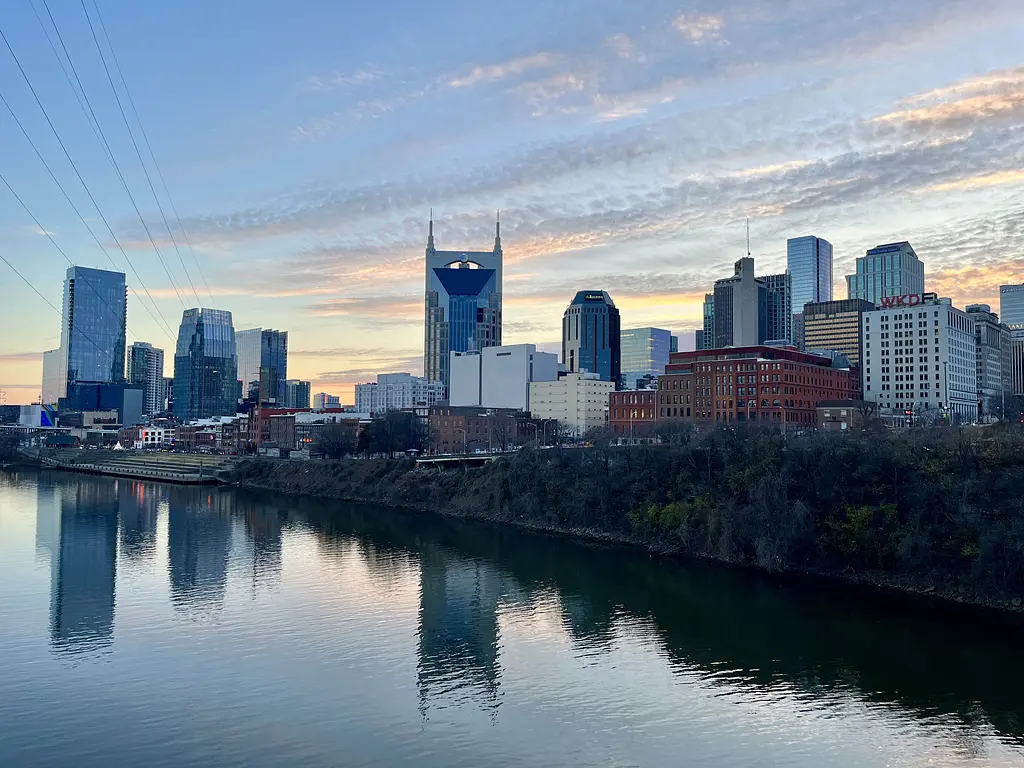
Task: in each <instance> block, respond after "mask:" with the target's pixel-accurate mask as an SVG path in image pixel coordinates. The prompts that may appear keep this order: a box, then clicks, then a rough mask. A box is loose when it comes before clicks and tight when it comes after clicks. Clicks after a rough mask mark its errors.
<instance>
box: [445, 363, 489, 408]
mask: <svg viewBox="0 0 1024 768" xmlns="http://www.w3.org/2000/svg"><path fill="white" fill-rule="evenodd" d="M481 360H482V355H481V354H480V353H479V352H451V353H450V357H449V363H448V376H449V379H448V404H449V405H480V384H481Z"/></svg>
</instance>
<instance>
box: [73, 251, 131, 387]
mask: <svg viewBox="0 0 1024 768" xmlns="http://www.w3.org/2000/svg"><path fill="white" fill-rule="evenodd" d="M126 290H127V288H126V286H125V280H124V273H123V272H109V271H107V270H103V269H90V268H88V267H68V271H67V275H66V277H65V279H64V302H63V309H62V320H61V333H60V365H59V366H57V368H58V370H60V371H61V373H62V374H63V375H62V379H63V382H62V384H63V386H62V387H61V391H59V392H58V397H64V396H65V395H66V394H67V386H68V384H74V383H76V382H99V383H117V382H123V381H124V355H125V328H126V322H127V294H126Z"/></svg>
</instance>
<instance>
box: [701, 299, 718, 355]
mask: <svg viewBox="0 0 1024 768" xmlns="http://www.w3.org/2000/svg"><path fill="white" fill-rule="evenodd" d="M714 346H715V294H713V293H705V294H704V327H703V329H702V331H701V340H700V343H698V344H697V349H712V348H713V347H714Z"/></svg>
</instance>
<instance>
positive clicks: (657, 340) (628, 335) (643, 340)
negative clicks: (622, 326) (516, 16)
mask: <svg viewBox="0 0 1024 768" xmlns="http://www.w3.org/2000/svg"><path fill="white" fill-rule="evenodd" d="M619 339H620V345H619V348H620V352H621V356H622V357H621V359H622V363H621V365H622V388H623V389H636V387H637V382H638V381H640V380H641V379H643V378H644V377H645V376H661V375H662V374H663V373H665V366H666V365H668V356H669V354H670V353H671V352H673V351H674V350H673V349H672V333H671V331H666V330H665V329H664V328H627V329H626V330H624V331H622V333H621V334H620V336H619Z"/></svg>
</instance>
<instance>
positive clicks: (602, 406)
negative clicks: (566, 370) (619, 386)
mask: <svg viewBox="0 0 1024 768" xmlns="http://www.w3.org/2000/svg"><path fill="white" fill-rule="evenodd" d="M614 391H615V385H614V384H613V383H612V382H610V381H600V380H598V379H596V378H590V377H589V376H585V375H583V374H578V373H570V374H567V375H565V376H563V377H562V378H560V379H557V380H555V381H538V382H533V383H532V384H530V413H531V415H532V416H533V417H534V418H536V419H557V420H558V421H560V422H561V423H562V424H563V425H565V426H566V427H567V428H568V429H569V430H570V431H571V432H572V433H573V435H574V436H576V437H583V435H585V434H586V433H587V431H588V430H590V429H593V428H595V427H603V426H604V425H605V424H606V423H607V415H608V401H609V398H610V397H611V393H612V392H614Z"/></svg>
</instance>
